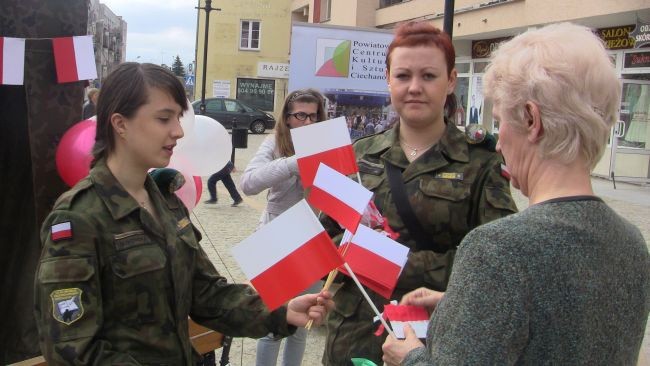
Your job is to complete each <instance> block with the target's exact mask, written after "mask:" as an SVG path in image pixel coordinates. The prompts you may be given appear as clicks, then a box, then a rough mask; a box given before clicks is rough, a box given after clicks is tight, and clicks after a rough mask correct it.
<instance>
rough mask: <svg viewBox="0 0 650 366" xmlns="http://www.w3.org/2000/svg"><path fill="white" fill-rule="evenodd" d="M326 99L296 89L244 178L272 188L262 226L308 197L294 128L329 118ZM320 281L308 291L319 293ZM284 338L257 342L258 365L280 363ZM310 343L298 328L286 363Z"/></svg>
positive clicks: (291, 364)
mask: <svg viewBox="0 0 650 366" xmlns="http://www.w3.org/2000/svg"><path fill="white" fill-rule="evenodd" d="M324 100H325V98H324V97H323V95H322V94H321V93H320V92H318V91H317V90H314V89H301V90H296V91H293V92H291V93H289V95H287V98H286V99H285V101H284V106H283V107H282V114H281V116H280V121H279V123H278V124H277V125H276V127H275V134H274V135H270V136H268V137H267V138H266V139H265V140H264V142H263V143H262V145H261V146H260V148H259V150H258V151H257V153H256V154H255V156H254V157H253V159H252V160H251V161H250V162H249V163H248V166H247V167H246V170H244V174H243V175H242V177H241V185H240V186H241V189H242V191H243V192H244V194H246V195H254V194H259V193H261V192H262V191H264V190H266V189H268V190H269V191H268V193H267V201H268V202H267V204H266V208H265V209H264V212H262V216H261V217H260V226H262V225H265V224H267V223H268V222H270V221H272V220H273V219H274V218H276V217H277V216H279V215H280V214H282V213H283V212H284V211H286V210H287V209H289V208H290V207H292V206H293V205H295V204H296V203H298V201H300V200H301V199H303V197H304V192H303V188H302V184H301V183H300V176H299V173H298V162H297V159H296V156H295V151H294V147H293V141H292V140H291V133H290V130H291V129H292V128H297V127H302V126H307V125H310V124H312V123H315V122H320V121H323V120H325V119H326V118H327V117H326V115H325V106H324ZM320 287H321V286H320V283H316V284H314V286H312V287H311V288H309V289H308V290H307V291H306V292H307V293H309V292H318V291H319V289H320ZM281 342H282V340H281V339H277V337H274V336H273V335H269V336H267V337H264V338H261V339H260V340H258V341H257V356H256V365H257V366H269V365H275V364H276V363H277V359H278V354H279V352H280V345H281ZM306 342H307V330H306V329H304V328H301V329H298V330H296V333H294V334H293V335H292V336H289V337H287V338H286V340H285V346H284V358H283V360H282V365H284V366H300V364H301V362H302V357H303V354H304V352H305V346H306Z"/></svg>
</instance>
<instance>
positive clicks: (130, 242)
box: [113, 230, 151, 250]
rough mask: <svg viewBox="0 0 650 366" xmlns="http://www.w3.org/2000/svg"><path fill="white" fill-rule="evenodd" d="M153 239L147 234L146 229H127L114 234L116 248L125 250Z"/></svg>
mask: <svg viewBox="0 0 650 366" xmlns="http://www.w3.org/2000/svg"><path fill="white" fill-rule="evenodd" d="M150 241H151V240H150V239H149V238H148V237H147V235H145V233H144V230H133V231H127V232H125V233H121V234H115V235H114V236H113V243H114V244H115V249H117V250H124V249H128V248H132V247H136V246H138V245H143V244H147V243H149V242H150Z"/></svg>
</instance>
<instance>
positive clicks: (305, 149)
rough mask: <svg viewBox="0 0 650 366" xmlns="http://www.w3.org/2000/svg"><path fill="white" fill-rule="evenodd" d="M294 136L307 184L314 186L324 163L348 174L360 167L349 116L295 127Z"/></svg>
mask: <svg viewBox="0 0 650 366" xmlns="http://www.w3.org/2000/svg"><path fill="white" fill-rule="evenodd" d="M291 140H292V141H293V147H294V149H295V150H296V158H297V159H298V170H299V171H300V180H301V181H302V186H303V187H304V188H308V187H311V185H312V182H313V181H314V177H315V176H316V171H317V170H318V165H319V164H320V163H324V164H326V165H328V166H329V167H331V168H333V169H334V170H336V171H339V172H341V173H342V174H345V175H349V174H354V173H356V172H358V171H359V168H358V167H357V160H356V158H355V156H354V150H353V149H352V140H351V139H350V133H349V132H348V126H347V123H346V122H345V117H338V118H334V119H330V120H327V121H324V122H319V123H314V124H311V125H308V126H304V127H300V128H294V129H291Z"/></svg>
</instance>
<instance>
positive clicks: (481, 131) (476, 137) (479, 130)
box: [465, 123, 487, 145]
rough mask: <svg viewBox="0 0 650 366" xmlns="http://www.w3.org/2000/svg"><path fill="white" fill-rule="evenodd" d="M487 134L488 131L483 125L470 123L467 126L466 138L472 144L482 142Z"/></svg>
mask: <svg viewBox="0 0 650 366" xmlns="http://www.w3.org/2000/svg"><path fill="white" fill-rule="evenodd" d="M486 136H487V131H486V130H485V128H483V126H481V125H479V124H476V123H470V124H469V126H467V127H466V128H465V140H467V142H468V143H470V144H472V145H476V144H480V143H481V142H483V140H485V137H486Z"/></svg>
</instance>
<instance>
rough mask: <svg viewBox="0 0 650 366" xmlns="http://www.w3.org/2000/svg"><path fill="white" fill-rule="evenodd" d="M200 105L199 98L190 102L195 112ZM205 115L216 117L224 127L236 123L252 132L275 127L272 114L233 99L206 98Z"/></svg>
mask: <svg viewBox="0 0 650 366" xmlns="http://www.w3.org/2000/svg"><path fill="white" fill-rule="evenodd" d="M200 106H201V100H197V101H194V102H192V107H193V108H194V113H195V114H199V107H200ZM205 115H206V116H208V117H210V118H214V119H216V120H217V121H219V123H221V124H222V125H223V127H225V128H232V126H233V124H235V123H237V127H238V128H241V127H246V128H248V129H249V130H250V131H251V132H252V133H264V131H266V130H267V129H269V130H270V129H272V128H273V127H275V118H273V115H271V114H270V113H266V112H264V111H261V110H259V109H257V108H254V107H251V106H249V105H247V104H245V103H243V102H241V101H239V100H235V99H228V98H206V99H205Z"/></svg>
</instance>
